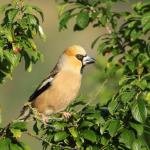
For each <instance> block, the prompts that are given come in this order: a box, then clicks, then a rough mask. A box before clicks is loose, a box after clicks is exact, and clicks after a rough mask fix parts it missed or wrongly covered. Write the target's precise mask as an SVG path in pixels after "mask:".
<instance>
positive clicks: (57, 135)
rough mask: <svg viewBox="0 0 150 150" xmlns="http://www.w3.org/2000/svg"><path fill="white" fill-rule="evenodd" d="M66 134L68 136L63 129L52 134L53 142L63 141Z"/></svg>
mask: <svg viewBox="0 0 150 150" xmlns="http://www.w3.org/2000/svg"><path fill="white" fill-rule="evenodd" d="M68 136H69V135H68V133H66V132H65V131H61V132H57V133H55V134H54V141H55V142H59V141H63V140H65V139H66V138H67V137H68Z"/></svg>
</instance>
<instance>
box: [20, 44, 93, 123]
mask: <svg viewBox="0 0 150 150" xmlns="http://www.w3.org/2000/svg"><path fill="white" fill-rule="evenodd" d="M94 62H95V59H93V58H91V57H89V56H88V55H87V54H86V51H85V50H84V49H83V48H82V47H81V46H78V45H73V46H71V47H69V48H67V49H66V50H65V51H64V52H63V54H62V55H61V56H60V58H59V60H58V62H57V64H56V66H55V67H54V69H53V70H52V72H50V75H49V76H48V77H47V78H46V79H44V80H43V81H42V82H41V84H40V85H39V86H38V87H37V88H36V90H35V91H34V92H33V94H32V95H31V96H30V98H29V103H30V104H31V105H30V106H31V107H32V108H35V109H36V110H37V112H38V113H39V114H41V117H42V120H43V122H47V121H48V116H49V115H51V114H53V113H58V112H63V111H64V110H65V108H66V107H67V106H68V105H69V104H70V103H71V102H72V101H73V100H74V99H75V98H76V96H77V94H78V92H79V89H80V86H81V79H82V72H83V68H84V67H85V66H86V65H88V64H91V63H94ZM30 114H31V109H30V108H29V106H28V105H27V106H24V107H23V110H22V111H21V115H20V116H19V118H18V119H19V120H22V121H25V120H26V119H27V118H28V117H29V116H30ZM67 115H69V114H68V113H67V112H66V113H65V112H64V116H67Z"/></svg>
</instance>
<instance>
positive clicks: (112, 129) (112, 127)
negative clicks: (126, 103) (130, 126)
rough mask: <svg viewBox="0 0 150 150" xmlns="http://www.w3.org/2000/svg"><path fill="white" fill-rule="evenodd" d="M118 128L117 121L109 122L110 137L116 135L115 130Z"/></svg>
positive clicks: (118, 122) (118, 123)
mask: <svg viewBox="0 0 150 150" xmlns="http://www.w3.org/2000/svg"><path fill="white" fill-rule="evenodd" d="M119 127H120V121H119V120H111V122H110V124H109V126H108V131H109V134H110V136H111V137H113V136H115V135H116V134H117V130H118V129H119Z"/></svg>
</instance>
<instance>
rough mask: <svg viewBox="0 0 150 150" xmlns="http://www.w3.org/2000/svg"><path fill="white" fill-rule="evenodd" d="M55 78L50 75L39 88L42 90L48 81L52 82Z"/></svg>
mask: <svg viewBox="0 0 150 150" xmlns="http://www.w3.org/2000/svg"><path fill="white" fill-rule="evenodd" d="M53 79H54V78H52V77H50V78H48V79H47V80H45V81H43V83H42V84H41V86H40V87H39V88H38V90H40V89H41V88H42V87H44V86H45V85H46V84H47V83H50V82H51V81H52V80H53Z"/></svg>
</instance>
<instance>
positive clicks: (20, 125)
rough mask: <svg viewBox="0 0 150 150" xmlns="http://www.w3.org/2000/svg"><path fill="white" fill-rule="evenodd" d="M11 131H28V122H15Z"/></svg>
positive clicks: (11, 126)
mask: <svg viewBox="0 0 150 150" xmlns="http://www.w3.org/2000/svg"><path fill="white" fill-rule="evenodd" d="M10 129H19V130H21V131H26V130H27V123H26V122H14V123H12V124H11V125H10Z"/></svg>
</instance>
